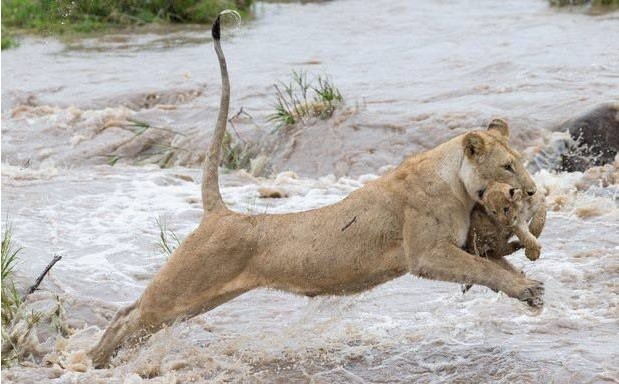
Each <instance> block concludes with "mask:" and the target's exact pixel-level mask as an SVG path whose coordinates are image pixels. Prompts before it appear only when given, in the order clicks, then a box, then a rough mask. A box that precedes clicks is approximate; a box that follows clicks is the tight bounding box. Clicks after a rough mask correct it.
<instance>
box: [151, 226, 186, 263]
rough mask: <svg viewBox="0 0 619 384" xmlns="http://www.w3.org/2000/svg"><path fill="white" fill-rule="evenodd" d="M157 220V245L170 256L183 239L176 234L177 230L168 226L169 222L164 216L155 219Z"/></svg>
mask: <svg viewBox="0 0 619 384" xmlns="http://www.w3.org/2000/svg"><path fill="white" fill-rule="evenodd" d="M155 222H156V223H157V227H159V239H158V240H157V247H158V248H159V249H160V250H161V252H163V254H164V255H166V257H168V258H169V257H170V256H172V254H173V253H174V251H175V250H176V248H178V246H179V245H181V240H180V239H179V238H178V236H177V235H176V232H174V231H173V230H171V229H170V228H168V224H167V222H166V220H165V219H164V218H162V217H161V216H160V217H158V218H157V219H155Z"/></svg>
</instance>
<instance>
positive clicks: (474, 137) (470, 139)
mask: <svg viewBox="0 0 619 384" xmlns="http://www.w3.org/2000/svg"><path fill="white" fill-rule="evenodd" d="M462 146H463V147H464V154H466V156H467V157H468V158H469V159H472V158H474V157H476V156H480V155H483V154H484V153H485V152H486V144H485V143H484V139H483V137H481V135H479V134H477V133H475V132H469V133H467V134H466V135H464V139H462Z"/></svg>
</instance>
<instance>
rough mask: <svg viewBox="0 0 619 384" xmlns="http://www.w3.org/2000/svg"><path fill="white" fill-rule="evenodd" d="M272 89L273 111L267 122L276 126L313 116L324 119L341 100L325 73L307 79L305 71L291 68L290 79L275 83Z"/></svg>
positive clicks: (299, 121) (286, 124)
mask: <svg viewBox="0 0 619 384" xmlns="http://www.w3.org/2000/svg"><path fill="white" fill-rule="evenodd" d="M275 92H276V102H275V111H274V112H273V113H272V114H271V115H270V116H269V117H268V121H270V122H274V123H275V124H276V125H277V126H279V127H283V126H288V125H294V124H297V123H300V124H301V125H304V124H306V123H307V121H308V120H309V119H310V118H313V117H319V118H321V119H328V118H330V117H331V116H332V115H333V112H335V110H336V109H337V107H339V106H340V105H341V104H342V103H343V101H344V98H343V97H342V94H341V92H340V91H339V89H338V88H337V87H336V86H335V85H334V84H333V82H332V80H331V79H330V78H329V77H328V76H321V75H318V76H317V77H316V78H314V79H313V80H308V77H307V74H306V73H305V72H296V71H293V72H292V80H290V81H289V82H288V83H287V84H286V83H283V82H280V83H279V84H275Z"/></svg>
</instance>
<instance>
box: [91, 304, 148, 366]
mask: <svg viewBox="0 0 619 384" xmlns="http://www.w3.org/2000/svg"><path fill="white" fill-rule="evenodd" d="M138 306H139V300H138V301H136V302H135V303H133V304H131V305H129V306H127V307H125V308H122V309H120V310H119V311H118V312H116V315H115V316H114V318H113V319H112V321H111V322H110V325H108V327H107V328H106V329H105V332H104V333H103V336H101V339H100V340H99V342H98V343H97V345H96V346H95V347H94V348H93V349H91V350H90V351H89V352H88V355H89V357H90V358H91V359H92V363H93V365H94V366H95V367H96V368H100V367H102V366H104V365H106V364H107V363H108V361H109V359H110V358H111V357H112V355H113V354H114V352H116V349H118V347H119V346H120V345H121V344H122V343H123V342H124V341H125V340H126V339H127V338H128V337H130V336H131V335H135V334H137V333H138V332H139V331H140V330H141V329H142V323H141V321H140V315H139V309H138Z"/></svg>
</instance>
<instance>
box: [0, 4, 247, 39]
mask: <svg viewBox="0 0 619 384" xmlns="http://www.w3.org/2000/svg"><path fill="white" fill-rule="evenodd" d="M251 3H252V0H150V1H136V0H87V1H72V0H2V49H5V48H8V47H10V46H12V44H14V43H12V41H13V40H12V35H13V34H15V33H16V32H17V33H19V32H27V33H38V34H64V33H89V32H94V31H100V30H104V29H109V28H112V27H127V26H134V25H144V24H149V23H153V22H170V23H197V24H208V23H211V22H212V21H213V20H215V18H216V17H217V15H218V14H219V12H221V11H222V10H224V9H236V10H238V11H239V12H241V13H242V14H243V13H247V12H248V11H249V8H250V6H251Z"/></svg>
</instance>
